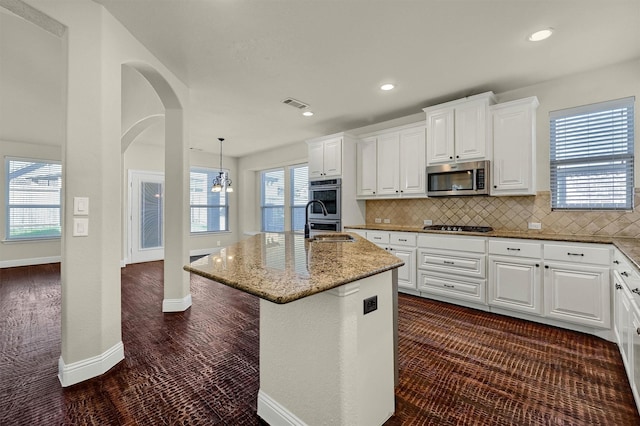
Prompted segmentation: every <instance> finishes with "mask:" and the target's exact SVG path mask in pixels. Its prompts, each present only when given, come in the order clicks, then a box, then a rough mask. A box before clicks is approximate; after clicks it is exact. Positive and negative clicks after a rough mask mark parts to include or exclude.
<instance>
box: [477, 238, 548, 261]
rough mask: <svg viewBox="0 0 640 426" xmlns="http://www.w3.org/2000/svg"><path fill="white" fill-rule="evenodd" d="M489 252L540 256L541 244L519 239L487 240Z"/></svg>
mask: <svg viewBox="0 0 640 426" xmlns="http://www.w3.org/2000/svg"><path fill="white" fill-rule="evenodd" d="M489 254H499V255H501V256H517V257H533V258H537V259H540V258H541V257H542V244H540V243H532V242H530V241H521V240H495V239H490V240H489Z"/></svg>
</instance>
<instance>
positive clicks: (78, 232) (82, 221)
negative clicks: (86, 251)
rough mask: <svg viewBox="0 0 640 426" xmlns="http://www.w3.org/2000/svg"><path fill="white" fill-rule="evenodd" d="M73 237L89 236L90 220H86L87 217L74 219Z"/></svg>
mask: <svg viewBox="0 0 640 426" xmlns="http://www.w3.org/2000/svg"><path fill="white" fill-rule="evenodd" d="M73 236H74V237H87V236H89V218H85V217H74V218H73Z"/></svg>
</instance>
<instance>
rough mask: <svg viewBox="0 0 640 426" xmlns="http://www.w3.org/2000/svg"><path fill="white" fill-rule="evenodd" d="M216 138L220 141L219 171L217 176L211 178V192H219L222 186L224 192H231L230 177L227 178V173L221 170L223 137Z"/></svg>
mask: <svg viewBox="0 0 640 426" xmlns="http://www.w3.org/2000/svg"><path fill="white" fill-rule="evenodd" d="M218 140H219V141H220V172H219V173H218V176H216V177H215V178H213V186H212V187H211V192H221V191H222V190H223V188H224V190H225V191H226V192H233V188H232V187H231V179H229V175H228V173H227V172H225V171H224V170H222V141H224V138H218Z"/></svg>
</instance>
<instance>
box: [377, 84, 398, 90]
mask: <svg viewBox="0 0 640 426" xmlns="http://www.w3.org/2000/svg"><path fill="white" fill-rule="evenodd" d="M394 87H396V86H394V85H393V84H391V83H387V84H383V85H382V86H380V90H392V89H393V88H394Z"/></svg>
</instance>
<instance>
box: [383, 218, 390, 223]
mask: <svg viewBox="0 0 640 426" xmlns="http://www.w3.org/2000/svg"><path fill="white" fill-rule="evenodd" d="M383 222H384V223H391V219H385V220H383Z"/></svg>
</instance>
